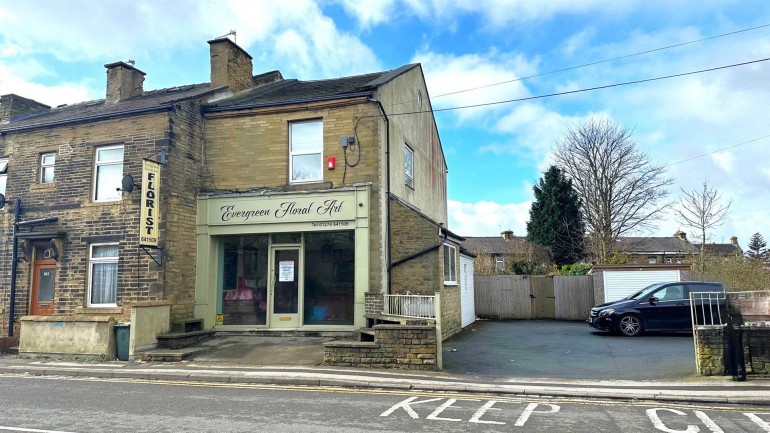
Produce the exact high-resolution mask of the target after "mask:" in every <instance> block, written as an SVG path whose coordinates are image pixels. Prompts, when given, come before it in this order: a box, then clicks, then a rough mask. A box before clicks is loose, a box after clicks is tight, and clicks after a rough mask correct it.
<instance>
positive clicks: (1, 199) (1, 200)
mask: <svg viewBox="0 0 770 433" xmlns="http://www.w3.org/2000/svg"><path fill="white" fill-rule="evenodd" d="M6 203H8V202H7V201H6V200H5V194H2V193H0V209H2V208H4V207H5V204H6Z"/></svg>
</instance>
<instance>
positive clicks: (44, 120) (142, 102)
mask: <svg viewBox="0 0 770 433" xmlns="http://www.w3.org/2000/svg"><path fill="white" fill-rule="evenodd" d="M209 92H212V90H211V88H210V87H209V84H208V83H201V84H191V85H187V86H178V87H170V88H167V89H159V90H151V91H146V92H144V94H143V95H141V96H136V97H133V98H129V99H126V100H123V101H121V102H119V103H117V104H105V103H104V99H98V100H94V101H86V102H80V103H77V104H71V105H64V106H59V107H56V108H52V109H51V110H48V111H43V112H41V113H36V114H31V115H28V116H23V117H21V118H15V119H14V120H13V121H11V122H10V123H6V124H3V125H0V131H9V130H14V129H19V128H27V127H32V126H41V127H42V126H47V125H50V124H55V123H57V122H67V121H78V120H84V121H85V120H90V119H93V118H99V117H103V116H120V115H122V114H126V113H128V112H133V111H137V110H145V109H146V110H152V109H155V108H157V109H160V108H163V107H167V106H169V105H170V104H172V103H173V102H176V101H180V100H185V99H189V98H196V97H201V96H203V95H205V94H207V93H209Z"/></svg>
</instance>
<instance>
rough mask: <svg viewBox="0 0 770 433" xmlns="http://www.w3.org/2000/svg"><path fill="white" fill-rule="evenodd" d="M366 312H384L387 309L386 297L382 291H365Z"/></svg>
mask: <svg viewBox="0 0 770 433" xmlns="http://www.w3.org/2000/svg"><path fill="white" fill-rule="evenodd" d="M364 302H365V306H364V314H382V312H383V311H385V297H384V296H383V295H382V293H371V292H369V293H364Z"/></svg>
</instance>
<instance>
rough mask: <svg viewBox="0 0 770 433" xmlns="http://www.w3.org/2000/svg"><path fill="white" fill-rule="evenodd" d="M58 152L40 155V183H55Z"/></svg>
mask: <svg viewBox="0 0 770 433" xmlns="http://www.w3.org/2000/svg"><path fill="white" fill-rule="evenodd" d="M55 166H56V153H54V152H51V153H44V154H42V155H40V183H53V179H54V168H55Z"/></svg>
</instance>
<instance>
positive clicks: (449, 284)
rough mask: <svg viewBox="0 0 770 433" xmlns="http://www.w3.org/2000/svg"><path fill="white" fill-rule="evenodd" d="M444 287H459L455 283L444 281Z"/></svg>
mask: <svg viewBox="0 0 770 433" xmlns="http://www.w3.org/2000/svg"><path fill="white" fill-rule="evenodd" d="M444 285H445V286H459V284H458V283H456V282H451V281H444Z"/></svg>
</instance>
